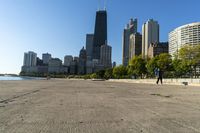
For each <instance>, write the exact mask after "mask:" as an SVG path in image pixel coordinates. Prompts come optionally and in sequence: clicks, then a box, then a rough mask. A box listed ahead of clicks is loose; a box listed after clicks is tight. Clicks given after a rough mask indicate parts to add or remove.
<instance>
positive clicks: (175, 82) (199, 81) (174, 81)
mask: <svg viewBox="0 0 200 133" xmlns="http://www.w3.org/2000/svg"><path fill="white" fill-rule="evenodd" d="M156 80H157V79H109V80H108V81H111V82H125V83H142V84H156ZM183 82H186V83H188V85H189V86H200V79H163V84H168V85H184V84H183Z"/></svg>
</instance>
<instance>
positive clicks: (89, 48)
mask: <svg viewBox="0 0 200 133" xmlns="http://www.w3.org/2000/svg"><path fill="white" fill-rule="evenodd" d="M93 38H94V34H87V35H86V53H87V60H92V48H93Z"/></svg>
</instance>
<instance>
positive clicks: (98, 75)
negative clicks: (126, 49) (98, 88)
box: [96, 70, 105, 79]
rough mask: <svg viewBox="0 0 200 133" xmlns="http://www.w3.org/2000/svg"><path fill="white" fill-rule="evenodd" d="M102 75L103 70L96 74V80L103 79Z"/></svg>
mask: <svg viewBox="0 0 200 133" xmlns="http://www.w3.org/2000/svg"><path fill="white" fill-rule="evenodd" d="M104 74H105V70H100V71H98V72H96V75H97V78H99V79H103V78H104Z"/></svg>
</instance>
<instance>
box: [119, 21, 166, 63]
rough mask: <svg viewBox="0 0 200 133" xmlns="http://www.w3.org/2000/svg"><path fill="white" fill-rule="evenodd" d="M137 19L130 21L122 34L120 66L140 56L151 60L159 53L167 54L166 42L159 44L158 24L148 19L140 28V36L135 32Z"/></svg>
mask: <svg viewBox="0 0 200 133" xmlns="http://www.w3.org/2000/svg"><path fill="white" fill-rule="evenodd" d="M137 22H138V21H137V19H130V22H129V24H127V26H126V28H125V29H124V32H123V41H122V64H123V65H124V66H128V64H129V61H130V60H131V59H132V58H133V57H135V56H139V55H141V56H142V57H143V58H144V59H147V58H153V57H155V56H156V55H159V54H160V53H168V49H169V48H168V42H159V29H160V28H159V24H158V22H157V21H154V20H153V19H149V20H148V21H147V22H145V23H144V24H143V26H142V34H141V33H139V32H138V31H137V26H138V24H137Z"/></svg>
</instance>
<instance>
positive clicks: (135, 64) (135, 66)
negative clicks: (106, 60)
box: [128, 56, 147, 78]
mask: <svg viewBox="0 0 200 133" xmlns="http://www.w3.org/2000/svg"><path fill="white" fill-rule="evenodd" d="M146 71H147V70H146V62H145V60H144V59H143V58H142V57H141V56H135V57H133V59H131V60H130V61H129V69H128V73H129V74H130V75H135V76H136V77H138V76H140V77H141V78H142V75H143V74H146Z"/></svg>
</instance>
